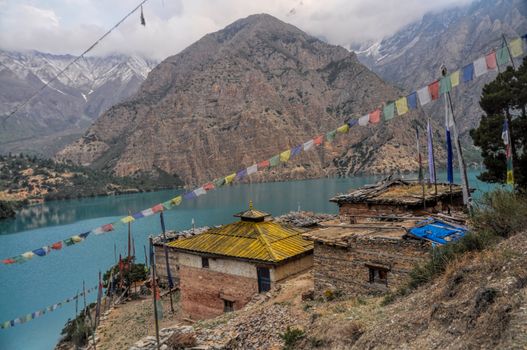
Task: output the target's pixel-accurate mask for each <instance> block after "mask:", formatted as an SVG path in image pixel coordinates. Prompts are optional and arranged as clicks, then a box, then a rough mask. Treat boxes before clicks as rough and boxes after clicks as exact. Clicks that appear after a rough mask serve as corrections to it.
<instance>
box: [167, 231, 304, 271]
mask: <svg viewBox="0 0 527 350" xmlns="http://www.w3.org/2000/svg"><path fill="white" fill-rule="evenodd" d="M168 246H169V247H173V248H176V249H178V250H187V251H191V252H198V253H208V254H215V255H224V256H229V257H236V258H244V259H254V260H260V261H268V262H273V263H278V262H281V261H283V260H286V259H288V258H291V257H294V256H295V255H299V254H302V253H305V252H308V251H310V250H312V249H313V242H310V241H307V240H304V239H303V238H302V236H301V232H300V231H298V230H296V229H294V228H290V227H286V226H282V225H280V224H279V223H276V222H274V221H261V222H252V221H239V222H234V223H231V224H228V225H224V226H220V227H216V228H212V229H210V230H207V231H205V232H204V233H202V234H199V235H196V236H194V237H190V238H186V239H180V240H177V241H173V242H170V243H168Z"/></svg>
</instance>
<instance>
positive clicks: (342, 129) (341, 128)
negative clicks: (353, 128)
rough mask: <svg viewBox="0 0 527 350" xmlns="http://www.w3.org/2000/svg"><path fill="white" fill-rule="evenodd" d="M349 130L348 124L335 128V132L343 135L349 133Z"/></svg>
mask: <svg viewBox="0 0 527 350" xmlns="http://www.w3.org/2000/svg"><path fill="white" fill-rule="evenodd" d="M349 129H350V127H349V125H348V124H344V125H342V126H339V127H338V128H337V132H339V133H341V134H345V133H347V132H348V131H349Z"/></svg>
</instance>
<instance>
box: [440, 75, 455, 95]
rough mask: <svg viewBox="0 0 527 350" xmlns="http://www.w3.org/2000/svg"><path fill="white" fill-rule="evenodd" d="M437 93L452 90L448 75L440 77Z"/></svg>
mask: <svg viewBox="0 0 527 350" xmlns="http://www.w3.org/2000/svg"><path fill="white" fill-rule="evenodd" d="M439 86H440V88H439V93H440V94H441V95H443V94H446V93H447V92H450V90H452V82H451V81H450V76H446V77H443V78H441V80H440V82H439Z"/></svg>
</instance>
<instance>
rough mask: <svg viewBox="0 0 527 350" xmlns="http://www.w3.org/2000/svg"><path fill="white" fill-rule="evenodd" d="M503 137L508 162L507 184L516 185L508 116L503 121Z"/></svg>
mask: <svg viewBox="0 0 527 350" xmlns="http://www.w3.org/2000/svg"><path fill="white" fill-rule="evenodd" d="M501 138H502V140H503V143H504V144H505V157H506V163H507V178H506V183H507V185H514V170H513V166H512V148H511V135H510V132H509V122H508V120H507V118H505V121H504V122H503V131H502V133H501Z"/></svg>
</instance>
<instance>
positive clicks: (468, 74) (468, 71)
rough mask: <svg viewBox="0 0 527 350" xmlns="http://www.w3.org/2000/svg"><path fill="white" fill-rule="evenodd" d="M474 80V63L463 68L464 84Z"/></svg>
mask: <svg viewBox="0 0 527 350" xmlns="http://www.w3.org/2000/svg"><path fill="white" fill-rule="evenodd" d="M472 79H474V63H470V64H467V65H466V66H465V67H463V82H464V83H466V82H468V81H471V80H472Z"/></svg>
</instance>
